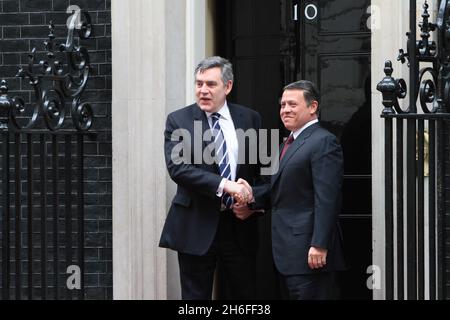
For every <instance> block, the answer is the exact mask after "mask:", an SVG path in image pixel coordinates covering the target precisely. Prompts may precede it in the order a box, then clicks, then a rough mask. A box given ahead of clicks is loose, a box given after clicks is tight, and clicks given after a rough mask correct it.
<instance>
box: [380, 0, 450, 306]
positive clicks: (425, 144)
mask: <svg viewBox="0 0 450 320" xmlns="http://www.w3.org/2000/svg"><path fill="white" fill-rule="evenodd" d="M423 9H424V10H423V14H422V21H421V23H420V24H419V26H420V30H421V34H420V37H421V39H420V40H416V23H417V21H416V1H415V0H411V1H410V31H409V32H408V33H407V36H408V44H407V47H408V50H407V52H406V53H405V52H404V51H403V50H400V53H399V56H398V60H399V61H401V62H402V63H405V62H408V66H409V82H410V85H409V106H408V108H407V109H406V110H403V109H402V108H401V107H400V104H399V100H398V99H403V98H406V97H407V95H408V92H407V91H408V90H407V87H408V86H407V84H406V81H405V80H403V79H394V78H393V77H392V73H393V68H392V63H391V61H386V63H385V68H384V72H385V74H386V77H385V78H384V79H383V80H382V81H381V82H380V83H379V84H378V86H377V89H378V90H379V91H381V92H382V94H383V105H384V110H383V112H382V117H383V118H384V119H385V236H386V242H385V255H386V256H385V259H386V260H385V261H386V264H385V273H386V274H385V275H386V283H385V293H386V299H395V298H396V299H399V300H402V299H411V300H414V299H425V298H429V299H432V300H434V299H443V298H444V297H445V296H444V284H445V279H444V278H445V270H444V258H445V257H444V248H445V239H444V231H445V219H444V215H445V193H444V190H445V185H444V174H445V171H444V170H445V169H444V164H445V144H446V142H445V140H444V133H445V132H446V130H448V127H449V121H450V114H449V113H448V110H449V109H448V108H449V106H450V81H449V77H450V73H449V71H450V69H449V67H450V64H449V63H450V42H449V39H450V37H449V36H450V28H449V23H450V15H449V10H450V1H448V0H442V1H440V3H439V11H438V17H437V22H436V24H434V23H431V22H430V21H429V17H430V15H429V13H428V4H427V2H426V1H425V3H424V5H423ZM431 32H436V33H437V41H432V40H430V35H431ZM421 62H423V63H427V64H428V66H425V67H422V68H421V66H420V63H421ZM417 101H419V103H420V107H421V110H422V112H423V113H418V112H417ZM394 147H395V148H394ZM394 150H395V152H394ZM405 162H406V167H405V165H404V164H405ZM427 166H428V167H427ZM427 168H428V170H427ZM394 172H395V176H394ZM394 201H395V203H394ZM405 225H406V226H405ZM405 249H406V250H405ZM394 253H395V254H394ZM405 269H406V273H405ZM426 273H427V274H426ZM394 276H395V277H394ZM426 279H427V281H426ZM405 288H406V289H405Z"/></svg>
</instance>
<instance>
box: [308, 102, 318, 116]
mask: <svg viewBox="0 0 450 320" xmlns="http://www.w3.org/2000/svg"><path fill="white" fill-rule="evenodd" d="M318 108H319V103H318V102H317V101H316V100H314V101H313V102H311V103H310V105H309V113H310V114H313V113H316V112H317V109H318Z"/></svg>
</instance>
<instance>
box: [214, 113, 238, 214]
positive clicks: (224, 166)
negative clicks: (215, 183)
mask: <svg viewBox="0 0 450 320" xmlns="http://www.w3.org/2000/svg"><path fill="white" fill-rule="evenodd" d="M219 118H220V114H219V113H217V112H216V113H213V114H212V115H211V120H212V133H213V137H214V145H215V147H216V159H217V161H218V162H217V163H218V164H219V171H220V175H221V176H222V177H224V178H226V179H228V180H231V168H230V163H229V162H228V150H227V143H226V141H225V137H224V135H223V132H222V129H221V128H220V124H219ZM222 203H223V204H224V205H225V207H226V208H227V209H230V208H231V205H232V204H233V198H232V197H231V195H230V194H229V193H226V192H224V193H223V195H222Z"/></svg>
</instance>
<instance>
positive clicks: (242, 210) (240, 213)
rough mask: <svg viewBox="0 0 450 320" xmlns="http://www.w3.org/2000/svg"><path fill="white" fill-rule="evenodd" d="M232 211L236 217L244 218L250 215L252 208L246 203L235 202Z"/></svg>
mask: <svg viewBox="0 0 450 320" xmlns="http://www.w3.org/2000/svg"><path fill="white" fill-rule="evenodd" d="M233 212H234V215H235V216H236V218H238V219H241V220H245V219H247V218H248V217H250V216H251V215H252V213H253V210H251V209H250V208H249V207H248V206H247V204H240V203H235V204H234V205H233Z"/></svg>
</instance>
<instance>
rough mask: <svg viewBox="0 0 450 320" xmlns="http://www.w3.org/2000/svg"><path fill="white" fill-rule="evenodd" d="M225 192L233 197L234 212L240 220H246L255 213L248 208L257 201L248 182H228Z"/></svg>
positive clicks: (241, 180) (240, 180)
mask: <svg viewBox="0 0 450 320" xmlns="http://www.w3.org/2000/svg"><path fill="white" fill-rule="evenodd" d="M224 191H225V192H227V193H229V194H230V195H231V196H232V197H233V199H234V205H233V212H234V214H235V216H236V217H237V218H238V219H241V220H245V219H247V218H248V217H249V216H250V215H251V214H252V213H253V210H251V209H250V208H248V206H247V204H248V203H251V202H253V201H255V200H254V197H253V190H252V187H251V186H250V185H249V184H248V182H247V181H245V180H244V179H238V181H237V182H234V181H230V180H227V182H226V183H225V187H224Z"/></svg>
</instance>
